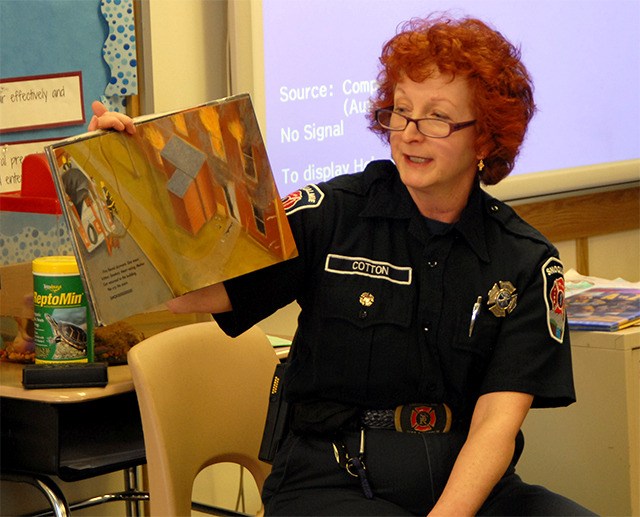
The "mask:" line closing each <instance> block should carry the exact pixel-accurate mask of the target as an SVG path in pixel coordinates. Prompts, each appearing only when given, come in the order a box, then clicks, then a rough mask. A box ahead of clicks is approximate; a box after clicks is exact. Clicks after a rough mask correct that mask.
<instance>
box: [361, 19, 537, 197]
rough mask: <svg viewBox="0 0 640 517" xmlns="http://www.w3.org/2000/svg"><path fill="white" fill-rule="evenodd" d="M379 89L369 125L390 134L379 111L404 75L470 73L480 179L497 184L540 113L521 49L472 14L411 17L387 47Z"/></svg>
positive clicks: (415, 77)
mask: <svg viewBox="0 0 640 517" xmlns="http://www.w3.org/2000/svg"><path fill="white" fill-rule="evenodd" d="M380 63H381V65H382V66H381V71H380V73H379V75H378V85H379V87H378V91H377V93H376V95H375V96H374V98H373V99H372V100H371V106H370V111H369V113H368V115H367V117H368V119H369V122H370V125H369V127H370V129H371V130H372V131H374V132H376V133H378V134H380V135H381V136H384V137H385V138H388V132H387V131H386V130H385V129H383V128H381V127H380V126H379V125H378V124H377V122H376V120H375V111H376V110H377V109H379V108H388V107H389V106H392V105H393V94H394V90H395V86H396V84H397V83H398V81H400V80H401V79H402V77H403V76H407V77H409V79H411V80H412V81H416V82H421V81H423V80H425V79H426V78H427V77H429V75H430V74H432V73H433V71H434V69H436V70H438V71H439V72H440V73H443V74H451V75H452V76H458V75H462V76H464V77H466V79H467V81H468V83H469V87H470V89H471V98H472V102H473V108H474V111H475V114H476V119H477V123H476V125H475V128H476V133H477V136H476V141H475V147H476V151H477V152H478V153H479V154H481V155H483V156H484V158H483V160H484V164H485V168H484V170H483V172H482V173H481V180H482V182H483V183H485V184H487V185H493V184H496V183H498V182H499V181H500V180H502V179H503V178H505V177H506V176H507V175H508V174H509V173H510V172H511V170H512V169H513V166H514V164H515V160H516V157H517V155H518V152H519V150H520V146H521V144H522V142H523V140H524V137H525V134H526V131H527V126H528V124H529V121H530V120H531V118H532V117H533V114H534V113H535V103H534V101H533V84H532V81H531V78H530V76H529V73H528V72H527V69H526V68H525V66H524V65H523V64H522V62H521V61H520V50H519V49H518V48H516V47H515V46H514V45H512V44H511V43H510V42H509V41H507V40H506V39H505V38H504V37H503V36H502V35H501V34H500V33H499V32H497V31H495V30H493V29H491V28H490V27H489V26H488V25H486V24H485V23H484V22H482V21H480V20H477V19H473V18H462V19H459V20H458V19H453V18H449V17H446V16H438V17H428V18H426V19H417V18H416V19H412V20H409V21H408V22H406V23H405V24H403V25H402V26H401V27H400V30H399V32H398V33H397V34H396V36H394V37H393V38H392V39H391V40H389V41H388V42H387V43H386V44H385V45H384V47H383V50H382V55H381V57H380Z"/></svg>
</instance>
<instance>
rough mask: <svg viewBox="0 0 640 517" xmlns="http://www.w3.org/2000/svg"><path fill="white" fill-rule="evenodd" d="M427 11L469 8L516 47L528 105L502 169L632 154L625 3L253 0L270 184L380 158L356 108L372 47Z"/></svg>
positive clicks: (634, 81)
mask: <svg viewBox="0 0 640 517" xmlns="http://www.w3.org/2000/svg"><path fill="white" fill-rule="evenodd" d="M578 6H579V8H578ZM427 9H428V11H427ZM439 10H440V11H442V10H447V11H448V12H451V13H452V14H453V15H463V14H468V15H470V16H475V17H478V18H481V19H483V20H485V21H487V22H488V23H490V24H491V25H493V26H495V27H496V28H498V30H500V31H501V32H502V33H503V34H505V36H506V37H507V38H509V39H510V40H511V41H512V42H513V43H514V44H516V45H518V46H520V47H521V50H522V57H523V61H524V62H525V64H526V65H527V67H528V69H529V71H530V73H531V75H532V77H533V80H534V84H535V98H536V103H537V105H538V108H539V111H538V113H537V114H536V116H535V117H534V119H533V121H532V123H531V125H530V128H529V133H528V136H527V139H526V141H525V145H524V146H523V149H522V151H521V153H520V156H519V158H518V161H517V164H516V168H515V170H514V172H513V173H512V174H513V175H524V174H529V173H535V172H540V171H548V170H555V169H565V168H574V167H580V166H586V165H591V164H599V163H608V162H614V161H620V160H630V159H634V158H638V157H639V156H640V151H639V149H638V144H637V142H638V141H640V129H639V125H638V121H639V120H640V97H638V95H637V88H638V82H639V81H638V70H637V63H638V62H640V49H639V47H638V45H637V41H635V40H636V36H635V35H634V34H635V31H636V28H635V27H634V24H635V23H637V20H638V19H639V18H640V4H638V3H637V2H635V1H629V0H614V1H597V0H594V1H585V2H579V3H577V2H570V1H566V2H557V1H555V0H553V1H552V0H526V1H525V0H522V1H520V2H517V3H514V2H507V1H501V0H493V1H486V0H459V1H458V2H455V1H454V2H451V1H447V2H444V1H439V0H430V2H427V3H425V2H424V1H423V0H404V1H403V2H395V1H391V0H369V1H367V2H364V1H362V0H305V1H304V2H300V1H289V0H263V9H262V11H263V25H264V60H265V61H264V70H265V98H266V107H265V110H266V139H267V148H268V151H269V156H270V160H271V164H272V167H273V169H274V175H275V178H276V182H277V184H278V187H279V189H280V192H281V194H283V195H284V194H286V193H288V192H290V191H292V190H295V189H297V188H299V187H301V186H304V185H305V184H308V183H317V182H320V181H324V180H327V179H330V178H332V177H334V176H337V175H340V174H348V173H353V172H358V171H361V170H362V169H363V168H364V166H365V165H366V163H368V162H369V161H370V160H372V159H377V158H389V157H390V152H389V148H388V146H387V145H386V144H384V143H383V142H382V141H381V140H380V139H379V138H378V137H377V136H376V135H373V134H372V133H371V132H370V131H369V130H368V129H367V126H368V121H367V119H366V118H365V113H366V112H367V107H368V102H369V99H370V97H371V95H372V93H373V91H374V90H375V88H376V77H377V73H378V56H379V54H380V51H381V48H382V45H383V44H384V42H385V41H387V40H388V39H389V38H390V37H391V36H392V35H393V34H394V33H395V32H396V27H397V26H398V24H400V23H401V22H403V21H405V20H407V19H410V18H411V17H414V16H424V15H426V14H428V13H429V12H432V11H439ZM605 12H606V16H605V15H604V13H605ZM603 35H606V37H605V36H603ZM631 63H636V65H632V64H631Z"/></svg>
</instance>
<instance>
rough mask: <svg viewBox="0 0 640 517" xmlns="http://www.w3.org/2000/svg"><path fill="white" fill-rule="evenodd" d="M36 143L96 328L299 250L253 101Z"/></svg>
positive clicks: (240, 98) (239, 98)
mask: <svg viewBox="0 0 640 517" xmlns="http://www.w3.org/2000/svg"><path fill="white" fill-rule="evenodd" d="M134 122H135V126H136V133H135V134H134V135H129V134H126V133H120V132H117V131H94V132H89V133H85V134H82V135H78V136H75V137H72V138H67V139H65V140H61V141H58V142H56V143H54V144H53V145H50V146H48V147H47V148H46V150H45V151H46V154H47V158H48V161H49V164H50V167H51V169H52V173H53V177H54V182H55V184H56V189H57V190H58V195H59V197H60V199H61V200H63V199H64V200H65V202H64V203H62V205H63V212H64V216H65V218H66V220H67V222H68V225H69V228H70V230H71V234H72V242H73V247H74V253H75V255H76V258H77V261H78V266H79V269H80V274H81V276H82V279H83V284H84V287H85V291H86V295H87V300H88V302H89V305H90V307H91V309H92V312H93V317H94V324H95V325H106V324H109V323H113V322H115V321H118V320H121V319H124V318H126V317H128V316H131V315H134V314H139V313H141V312H145V311H147V310H151V309H154V308H157V307H158V306H161V305H162V304H163V303H164V302H166V301H167V300H170V299H172V298H175V297H177V296H180V295H182V294H185V293H187V292H190V291H194V290H197V289H200V288H202V287H206V286H208V285H211V284H215V283H218V282H221V281H223V280H226V279H229V278H233V277H236V276H239V275H242V274H245V273H248V272H250V271H254V270H257V269H261V268H265V267H267V266H270V265H273V264H276V263H278V262H281V261H283V260H288V259H290V258H293V257H295V256H296V255H297V250H296V246H295V243H294V240H293V236H292V234H291V230H290V228H289V224H288V222H287V218H286V215H285V212H284V209H283V207H282V203H281V200H280V195H279V193H278V191H277V188H276V185H275V182H274V179H273V174H272V171H271V167H270V165H269V160H268V157H267V153H266V149H265V145H264V140H263V138H262V135H261V133H260V129H259V127H258V122H257V119H256V116H255V112H254V110H253V106H252V103H251V99H250V97H249V95H247V94H240V95H236V96H232V97H228V98H224V99H220V100H217V101H212V102H209V103H206V104H203V105H200V106H196V107H193V108H189V109H185V110H180V111H176V112H172V113H168V114H162V115H154V116H147V117H140V118H137V119H134Z"/></svg>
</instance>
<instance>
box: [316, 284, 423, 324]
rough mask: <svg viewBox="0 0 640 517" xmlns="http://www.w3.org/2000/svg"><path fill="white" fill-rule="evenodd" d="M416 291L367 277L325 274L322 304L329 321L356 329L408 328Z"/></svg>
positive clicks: (406, 285) (409, 287)
mask: <svg viewBox="0 0 640 517" xmlns="http://www.w3.org/2000/svg"><path fill="white" fill-rule="evenodd" d="M413 296H414V295H413V289H412V288H411V285H409V284H404V285H403V284H398V283H394V282H390V281H388V280H384V279H379V278H368V277H366V276H364V275H339V274H326V275H325V278H324V280H323V288H322V296H321V302H320V303H321V304H322V307H323V311H322V312H323V314H324V318H325V319H326V320H333V321H334V323H335V324H343V325H347V326H348V327H351V328H353V329H360V330H362V329H368V328H372V327H376V326H383V325H390V326H393V327H400V328H406V327H408V326H409V325H410V323H411V317H412V314H413V310H412V307H413Z"/></svg>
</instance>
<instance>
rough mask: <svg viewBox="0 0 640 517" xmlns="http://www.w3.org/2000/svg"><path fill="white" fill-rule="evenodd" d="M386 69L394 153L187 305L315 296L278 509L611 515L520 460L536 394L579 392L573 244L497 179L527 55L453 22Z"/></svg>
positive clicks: (387, 127)
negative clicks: (560, 248)
mask: <svg viewBox="0 0 640 517" xmlns="http://www.w3.org/2000/svg"><path fill="white" fill-rule="evenodd" d="M381 65H382V69H381V72H380V75H379V90H378V92H377V95H376V97H375V98H374V99H372V106H371V112H370V115H369V121H370V127H371V129H372V130H373V131H375V132H377V133H379V134H380V135H381V136H382V137H383V138H384V139H387V140H388V142H389V145H390V148H391V155H392V157H393V161H389V160H381V161H375V162H372V163H370V164H369V165H368V166H367V168H366V169H365V170H364V171H363V172H361V173H356V174H351V175H345V176H340V177H337V178H334V179H332V180H331V181H329V182H326V183H322V184H319V185H309V186H307V187H305V188H304V189H302V190H300V191H299V192H296V193H294V194H292V195H290V196H289V198H288V199H287V200H286V201H287V202H286V203H285V206H286V207H287V215H288V220H289V223H290V226H291V229H292V232H293V234H294V237H295V239H296V244H297V247H298V251H299V256H298V257H296V258H294V259H292V260H289V261H286V262H283V263H281V264H277V265H275V266H272V267H269V268H266V269H264V270H261V271H257V272H254V273H250V274H247V275H244V276H241V277H238V278H235V279H231V280H228V281H225V282H224V283H223V284H217V285H215V286H211V287H209V288H206V289H203V290H201V291H197V292H194V293H190V294H187V295H185V296H183V297H181V298H177V299H175V300H172V301H171V302H170V303H168V306H169V308H170V309H172V310H174V311H176V312H193V311H206V312H212V313H214V316H215V318H216V320H217V321H218V323H219V324H220V326H221V327H222V328H223V329H224V330H225V331H226V332H228V333H229V334H231V335H237V334H240V333H241V332H243V331H245V330H246V329H248V328H249V327H251V326H252V325H254V324H256V323H258V322H259V321H260V320H261V319H263V318H264V317H266V316H268V315H270V314H272V313H273V312H275V311H276V310H277V309H279V308H280V307H283V306H285V305H287V304H289V303H291V302H293V301H297V302H298V304H299V305H300V308H301V312H300V316H299V319H298V330H297V332H296V336H295V338H294V343H293V348H292V353H291V357H290V358H289V366H288V370H287V374H286V375H285V378H284V381H283V382H284V385H285V397H286V399H287V401H288V403H289V407H290V415H289V422H288V431H287V432H286V434H285V436H284V437H283V439H282V440H281V441H280V442H279V447H278V450H277V452H276V454H275V458H274V459H273V470H272V473H271V475H270V477H269V478H268V479H267V481H266V483H265V486H264V490H263V501H264V504H265V513H266V514H267V515H427V514H429V515H455V516H461V515H592V514H591V513H590V512H589V511H588V510H586V509H585V508H583V507H581V506H579V505H577V504H575V503H574V502H572V501H570V500H568V499H566V498H564V497H562V496H560V495H557V494H554V493H552V492H549V491H548V490H546V489H544V488H542V487H539V486H531V485H528V484H526V483H524V482H523V481H522V480H521V479H520V477H519V476H518V475H517V474H516V464H517V461H518V458H519V456H520V453H521V452H522V448H523V437H522V433H521V431H520V427H521V425H522V423H523V421H524V419H525V416H526V415H527V412H528V411H529V408H530V407H555V406H565V405H568V404H571V403H572V402H574V401H575V393H574V387H573V378H572V372H571V355H570V354H571V351H570V346H569V334H568V332H567V330H566V329H567V324H566V315H565V310H564V303H563V302H564V298H563V295H564V281H563V266H562V262H561V261H560V259H559V257H558V252H557V250H556V249H555V248H554V247H553V246H552V245H551V244H550V243H549V242H548V241H547V240H546V239H545V238H544V237H543V236H542V235H541V234H540V233H538V232H537V231H536V230H535V229H533V228H531V227H530V226H529V225H528V224H527V223H525V222H524V221H523V220H521V219H520V218H519V217H518V216H517V215H516V214H515V212H514V211H513V210H512V209H511V208H509V207H508V206H507V205H505V204H503V203H501V202H499V201H497V200H496V199H493V198H492V197H490V196H489V195H488V194H486V193H485V192H484V191H483V190H482V189H481V188H480V184H481V182H484V183H486V184H493V183H497V182H498V181H500V180H501V179H502V178H504V177H505V176H506V175H507V174H509V172H510V171H511V169H512V168H513V164H514V161H515V159H516V156H517V154H518V150H519V148H520V145H521V144H522V141H523V139H524V136H525V133H526V129H527V124H528V123H529V120H530V119H531V117H532V115H533V113H534V111H535V106H534V102H533V96H532V85H531V80H530V77H529V75H528V73H527V70H526V69H525V67H524V66H523V64H522V63H521V61H520V56H519V53H518V50H517V49H516V48H515V47H514V46H513V45H512V44H511V43H509V42H508V41H507V40H506V39H505V38H504V37H503V36H502V35H501V34H499V33H498V32H496V31H495V30H493V29H491V28H490V27H488V26H487V25H486V24H485V23H483V22H481V21H479V20H474V19H459V20H458V19H450V18H446V17H440V18H435V17H434V18H428V19H424V20H412V21H410V22H408V23H407V24H406V25H404V26H403V27H402V28H401V30H400V31H399V33H398V34H397V35H396V36H395V37H394V38H392V39H391V40H390V41H389V42H388V43H387V44H386V45H385V46H384V49H383V52H382V56H381ZM94 111H95V112H96V117H95V118H94V119H93V120H92V122H91V125H90V128H91V129H95V128H98V127H101V128H107V127H115V128H117V129H119V130H127V131H130V132H132V131H134V130H135V128H134V127H133V125H132V123H131V120H130V119H127V118H126V117H123V116H121V115H117V114H113V113H108V112H106V110H105V108H104V107H103V106H101V105H100V104H96V105H95V107H94ZM262 293H266V294H264V295H262ZM239 409H241V408H239ZM259 424H260V423H258V422H257V423H256V425H259Z"/></svg>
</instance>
